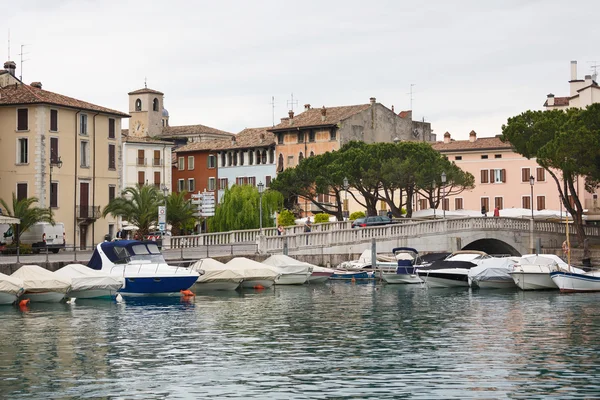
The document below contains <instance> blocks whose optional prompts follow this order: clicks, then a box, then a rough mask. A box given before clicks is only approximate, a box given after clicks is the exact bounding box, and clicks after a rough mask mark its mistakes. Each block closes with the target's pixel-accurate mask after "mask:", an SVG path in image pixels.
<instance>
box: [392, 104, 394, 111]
mask: <svg viewBox="0 0 600 400" xmlns="http://www.w3.org/2000/svg"><path fill="white" fill-rule="evenodd" d="M392 112H394V105H393V104H392Z"/></svg>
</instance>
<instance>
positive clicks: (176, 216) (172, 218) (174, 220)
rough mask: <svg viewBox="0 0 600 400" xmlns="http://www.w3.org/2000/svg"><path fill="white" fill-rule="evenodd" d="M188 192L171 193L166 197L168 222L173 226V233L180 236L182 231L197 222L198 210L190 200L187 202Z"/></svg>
mask: <svg viewBox="0 0 600 400" xmlns="http://www.w3.org/2000/svg"><path fill="white" fill-rule="evenodd" d="M186 194H187V192H185V191H184V192H180V193H171V194H170V195H169V196H167V197H166V204H167V222H168V223H169V224H170V225H171V229H172V233H173V234H174V235H179V234H180V233H181V231H182V229H183V228H184V227H185V226H187V225H189V224H190V221H193V220H195V217H194V212H195V211H196V208H195V207H194V205H193V204H192V202H191V201H190V200H186V198H185V196H186Z"/></svg>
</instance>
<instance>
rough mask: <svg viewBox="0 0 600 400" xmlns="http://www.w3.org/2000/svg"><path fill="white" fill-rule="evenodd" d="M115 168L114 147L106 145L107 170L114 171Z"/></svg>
mask: <svg viewBox="0 0 600 400" xmlns="http://www.w3.org/2000/svg"><path fill="white" fill-rule="evenodd" d="M116 168H117V162H116V158H115V145H114V144H109V145H108V169H116Z"/></svg>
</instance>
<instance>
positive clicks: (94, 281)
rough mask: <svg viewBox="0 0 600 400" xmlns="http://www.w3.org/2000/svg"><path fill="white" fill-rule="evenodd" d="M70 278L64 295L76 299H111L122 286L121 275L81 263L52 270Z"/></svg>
mask: <svg viewBox="0 0 600 400" xmlns="http://www.w3.org/2000/svg"><path fill="white" fill-rule="evenodd" d="M54 273H55V274H56V275H59V276H62V277H64V278H66V279H70V280H71V288H70V289H69V291H68V292H67V293H66V295H65V297H69V298H76V299H112V298H114V297H116V296H117V292H118V291H119V290H120V289H121V288H122V287H123V277H121V276H114V275H109V274H108V273H106V272H102V271H96V270H93V269H91V268H88V266H87V265H83V264H67V265H65V266H64V267H62V268H60V269H58V270H57V271H55V272H54Z"/></svg>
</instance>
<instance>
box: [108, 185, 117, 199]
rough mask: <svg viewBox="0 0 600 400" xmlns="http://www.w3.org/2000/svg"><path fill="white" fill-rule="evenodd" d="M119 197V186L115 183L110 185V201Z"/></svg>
mask: <svg viewBox="0 0 600 400" xmlns="http://www.w3.org/2000/svg"><path fill="white" fill-rule="evenodd" d="M115 197H117V187H116V186H115V185H108V201H111V200H113V199H114V198H115Z"/></svg>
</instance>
